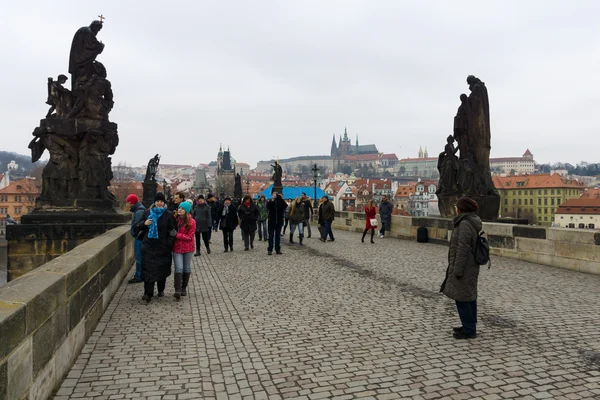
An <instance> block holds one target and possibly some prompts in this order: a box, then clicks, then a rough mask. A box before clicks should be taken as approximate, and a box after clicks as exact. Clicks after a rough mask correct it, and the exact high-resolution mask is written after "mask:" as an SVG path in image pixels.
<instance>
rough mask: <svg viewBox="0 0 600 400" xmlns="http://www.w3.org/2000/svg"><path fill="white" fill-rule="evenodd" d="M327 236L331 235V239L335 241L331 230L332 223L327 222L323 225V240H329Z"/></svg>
mask: <svg viewBox="0 0 600 400" xmlns="http://www.w3.org/2000/svg"><path fill="white" fill-rule="evenodd" d="M327 235H329V239H331V240H335V238H334V237H333V231H332V230H331V221H325V222H324V223H323V236H322V238H323V239H327Z"/></svg>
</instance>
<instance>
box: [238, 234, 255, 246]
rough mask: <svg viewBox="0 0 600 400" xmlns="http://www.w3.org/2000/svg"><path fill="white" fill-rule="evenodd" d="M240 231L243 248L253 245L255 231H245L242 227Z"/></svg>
mask: <svg viewBox="0 0 600 400" xmlns="http://www.w3.org/2000/svg"><path fill="white" fill-rule="evenodd" d="M241 231H242V240H243V241H244V248H245V249H248V248H250V246H252V247H254V237H255V236H256V231H253V232H246V231H244V230H243V229H242V230H241Z"/></svg>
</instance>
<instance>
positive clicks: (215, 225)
mask: <svg viewBox="0 0 600 400" xmlns="http://www.w3.org/2000/svg"><path fill="white" fill-rule="evenodd" d="M212 230H213V231H215V232H216V231H218V230H219V224H218V223H217V221H216V218H213V226H212Z"/></svg>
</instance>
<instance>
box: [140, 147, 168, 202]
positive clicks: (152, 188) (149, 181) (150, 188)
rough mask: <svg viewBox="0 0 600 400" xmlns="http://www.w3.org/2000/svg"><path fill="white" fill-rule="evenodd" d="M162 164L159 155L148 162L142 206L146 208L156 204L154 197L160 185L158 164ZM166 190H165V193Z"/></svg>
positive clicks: (143, 186)
mask: <svg viewBox="0 0 600 400" xmlns="http://www.w3.org/2000/svg"><path fill="white" fill-rule="evenodd" d="M159 163H160V156H159V155H158V154H157V155H155V156H154V157H152V158H151V159H150V161H148V166H147V167H146V177H145V178H144V182H143V183H142V188H143V192H142V204H143V205H144V206H146V207H150V206H151V205H152V203H154V196H156V193H157V192H158V183H156V172H157V171H158V164H159ZM165 190H166V189H165V188H163V192H164V191H165Z"/></svg>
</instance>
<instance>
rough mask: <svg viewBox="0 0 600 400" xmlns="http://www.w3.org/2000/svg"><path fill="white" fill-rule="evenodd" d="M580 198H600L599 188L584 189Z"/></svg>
mask: <svg viewBox="0 0 600 400" xmlns="http://www.w3.org/2000/svg"><path fill="white" fill-rule="evenodd" d="M581 198H600V188H593V189H592V188H589V189H586V191H585V192H583V194H582V195H581Z"/></svg>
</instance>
